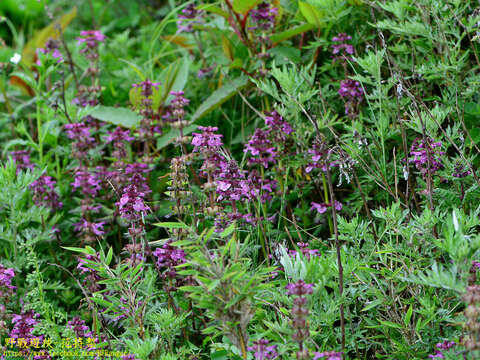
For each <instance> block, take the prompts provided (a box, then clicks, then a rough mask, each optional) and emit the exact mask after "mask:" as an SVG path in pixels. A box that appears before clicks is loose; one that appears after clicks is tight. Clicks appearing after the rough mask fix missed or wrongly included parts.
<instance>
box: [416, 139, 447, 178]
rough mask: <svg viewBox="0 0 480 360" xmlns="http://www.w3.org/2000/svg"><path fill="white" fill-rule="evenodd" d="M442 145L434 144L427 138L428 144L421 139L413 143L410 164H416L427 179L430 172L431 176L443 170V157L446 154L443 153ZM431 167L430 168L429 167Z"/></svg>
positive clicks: (439, 143)
mask: <svg viewBox="0 0 480 360" xmlns="http://www.w3.org/2000/svg"><path fill="white" fill-rule="evenodd" d="M441 146H442V143H441V142H440V141H438V142H434V141H433V139H432V138H427V141H426V144H425V142H424V141H423V140H422V139H421V138H417V139H415V140H414V141H413V143H412V146H411V147H410V156H411V158H410V159H409V162H410V163H413V164H415V167H416V168H417V170H418V171H419V172H420V174H422V177H423V178H425V177H426V176H427V174H428V173H429V172H430V174H431V175H433V174H434V173H436V172H437V171H438V170H440V169H441V168H443V164H442V159H441V156H442V155H444V154H445V153H444V152H443V151H441V150H440V149H441ZM429 166H430V167H429Z"/></svg>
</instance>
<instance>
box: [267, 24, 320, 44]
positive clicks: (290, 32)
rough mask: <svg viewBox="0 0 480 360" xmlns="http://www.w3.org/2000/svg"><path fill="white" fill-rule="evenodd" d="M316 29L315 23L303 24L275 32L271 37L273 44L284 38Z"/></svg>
mask: <svg viewBox="0 0 480 360" xmlns="http://www.w3.org/2000/svg"><path fill="white" fill-rule="evenodd" d="M313 29H315V25H314V24H309V23H307V24H303V25H300V26H296V27H294V28H291V29H288V30H285V31H282V32H281V33H277V34H273V35H272V36H271V37H270V39H271V40H272V42H273V44H274V45H275V44H278V43H279V42H282V41H284V40H288V39H290V38H292V37H294V36H297V35H300V34H303V33H304V32H307V31H310V30H313Z"/></svg>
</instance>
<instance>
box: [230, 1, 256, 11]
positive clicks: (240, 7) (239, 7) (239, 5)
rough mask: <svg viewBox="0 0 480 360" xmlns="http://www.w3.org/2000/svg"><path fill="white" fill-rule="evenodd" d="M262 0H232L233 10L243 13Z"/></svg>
mask: <svg viewBox="0 0 480 360" xmlns="http://www.w3.org/2000/svg"><path fill="white" fill-rule="evenodd" d="M261 1H262V0H233V5H232V6H233V10H235V12H237V13H240V14H245V13H246V12H247V11H249V10H250V9H251V8H253V7H254V6H256V5H257V4H259V3H260V2H261Z"/></svg>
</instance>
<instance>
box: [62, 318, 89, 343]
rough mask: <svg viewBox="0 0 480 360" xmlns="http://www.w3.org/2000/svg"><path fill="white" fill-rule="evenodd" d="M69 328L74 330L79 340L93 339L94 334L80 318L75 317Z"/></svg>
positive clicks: (69, 323)
mask: <svg viewBox="0 0 480 360" xmlns="http://www.w3.org/2000/svg"><path fill="white" fill-rule="evenodd" d="M67 327H68V328H70V329H72V330H73V332H74V333H75V336H76V337H77V338H88V337H90V338H93V337H94V336H93V332H92V331H90V329H89V328H88V326H87V325H85V321H84V320H82V319H80V318H79V317H78V316H75V317H74V318H73V319H72V320H71V321H69V322H68V325H67Z"/></svg>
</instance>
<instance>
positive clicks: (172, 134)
mask: <svg viewBox="0 0 480 360" xmlns="http://www.w3.org/2000/svg"><path fill="white" fill-rule="evenodd" d="M196 128H197V125H189V126H187V127H186V128H185V129H183V135H184V136H185V135H188V134H190V133H191V132H192V131H194V130H195V129H196ZM179 136H180V130H179V129H171V130H170V131H169V132H167V133H166V134H165V135H162V136H160V137H159V138H158V140H157V150H160V149H163V148H164V147H165V146H167V145H169V144H170V143H171V142H172V141H173V140H175V139H176V138H177V137H179Z"/></svg>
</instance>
